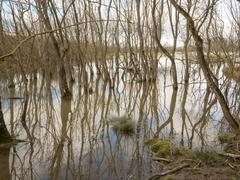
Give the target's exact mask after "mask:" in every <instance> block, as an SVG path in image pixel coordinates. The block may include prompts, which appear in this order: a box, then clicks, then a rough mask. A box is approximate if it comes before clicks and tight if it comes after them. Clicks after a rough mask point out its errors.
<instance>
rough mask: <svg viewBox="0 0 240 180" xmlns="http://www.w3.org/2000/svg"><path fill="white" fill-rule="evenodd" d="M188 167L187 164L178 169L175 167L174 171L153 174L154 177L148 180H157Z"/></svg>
mask: <svg viewBox="0 0 240 180" xmlns="http://www.w3.org/2000/svg"><path fill="white" fill-rule="evenodd" d="M189 166H190V165H189V164H183V165H181V166H179V167H176V168H174V169H171V170H168V171H166V172H163V173H160V174H155V175H153V176H151V177H150V178H148V180H151V179H156V178H159V177H161V176H166V175H168V174H172V173H175V172H177V171H180V170H181V169H183V168H186V167H189Z"/></svg>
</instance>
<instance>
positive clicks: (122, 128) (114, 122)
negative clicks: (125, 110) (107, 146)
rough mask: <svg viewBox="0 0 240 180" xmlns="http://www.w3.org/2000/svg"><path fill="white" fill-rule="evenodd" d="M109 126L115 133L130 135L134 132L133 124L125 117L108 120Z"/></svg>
mask: <svg viewBox="0 0 240 180" xmlns="http://www.w3.org/2000/svg"><path fill="white" fill-rule="evenodd" d="M109 124H110V125H111V126H112V129H113V130H114V131H115V132H116V133H120V134H124V135H131V134H133V133H134V132H135V123H134V122H133V120H132V119H131V118H130V117H128V116H126V115H124V116H120V117H112V118H110V119H109Z"/></svg>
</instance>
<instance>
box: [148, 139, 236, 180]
mask: <svg viewBox="0 0 240 180" xmlns="http://www.w3.org/2000/svg"><path fill="white" fill-rule="evenodd" d="M145 144H146V146H147V147H148V149H149V150H150V151H151V152H152V153H153V158H152V160H153V161H154V166H155V170H154V172H152V175H150V176H149V178H148V180H156V179H163V180H175V179H176V180H205V179H207V180H219V179H221V180H238V179H240V151H239V150H238V149H236V147H234V148H232V150H233V149H234V151H230V150H229V149H228V150H227V152H225V151H224V152H222V153H219V152H215V151H213V150H211V151H207V150H205V151H201V150H191V149H187V148H184V147H176V146H174V145H173V144H172V143H171V142H170V141H169V140H165V139H164V140H163V139H158V138H155V139H150V140H148V141H146V142H145Z"/></svg>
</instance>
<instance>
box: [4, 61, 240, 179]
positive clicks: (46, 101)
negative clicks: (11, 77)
mask: <svg viewBox="0 0 240 180" xmlns="http://www.w3.org/2000/svg"><path fill="white" fill-rule="evenodd" d="M183 67H184V66H183V64H181V63H180V62H179V63H178V64H177V70H178V81H179V89H178V94H177V98H176V108H175V111H174V115H173V127H174V129H173V135H172V136H171V139H172V141H174V142H175V143H176V144H180V142H182V143H183V144H184V145H185V146H189V143H190V142H189V141H190V140H189V139H191V137H192V139H193V140H192V141H191V143H192V146H193V147H194V148H202V147H207V148H212V147H215V148H218V147H219V148H220V146H216V145H218V141H217V134H218V132H219V128H222V127H223V124H224V123H222V113H221V111H220V108H219V106H218V105H217V104H215V105H213V106H212V108H211V111H209V112H208V113H207V117H208V120H206V121H204V125H203V126H201V127H202V129H201V132H200V129H199V128H200V126H199V127H197V128H196V129H195V130H193V125H194V123H196V122H197V121H198V120H199V119H200V118H201V117H202V115H203V114H205V113H206V112H203V103H204V97H205V95H206V82H204V78H203V76H202V73H201V72H200V71H199V68H198V66H197V65H191V71H190V72H191V75H190V80H189V82H190V83H189V86H188V89H187V90H188V96H187V100H186V105H185V110H186V112H187V117H186V120H185V123H184V132H183V133H182V124H183V121H182V115H181V112H182V107H181V102H182V97H183V93H184V91H186V89H184V86H183V82H184V81H183V77H184V71H183ZM166 69H168V70H167V71H165V70H166ZM216 71H219V72H221V70H218V69H217V68H216ZM113 72H114V71H113ZM218 75H219V77H220V78H221V81H220V83H221V82H224V81H225V77H224V76H223V75H222V73H219V74H218ZM121 77H122V74H121V70H120V72H119V75H118V76H116V78H115V82H114V87H113V88H112V87H110V86H109V83H107V82H106V81H103V79H101V78H100V77H97V76H94V77H93V78H89V82H88V86H87V89H86V88H84V87H83V84H82V81H81V80H80V75H79V73H78V69H77V68H76V69H75V79H76V81H75V83H73V86H72V92H73V96H72V99H61V96H60V93H59V88H58V83H57V80H56V79H55V80H52V81H51V82H49V81H48V80H47V79H46V78H43V76H42V75H41V74H39V75H38V79H37V80H33V81H29V82H28V87H27V89H26V88H24V85H23V83H21V81H20V79H18V78H16V82H17V86H16V87H15V89H10V90H9V89H7V87H6V83H5V81H4V79H3V80H1V90H2V92H3V94H2V96H3V102H2V103H3V111H4V118H5V122H6V124H7V127H8V130H9V132H10V134H11V135H12V136H14V137H16V138H18V139H22V140H25V142H23V143H19V144H17V145H16V146H13V147H11V148H5V149H4V150H1V151H0V179H1V180H2V179H3V180H5V179H6V180H7V179H21V180H22V179H39V180H47V179H56V180H57V179H66V180H67V179H103V180H107V179H124V180H125V179H129V180H130V179H139V180H140V179H146V177H148V176H149V175H150V174H151V173H153V172H157V171H160V169H159V167H158V166H157V165H156V164H155V163H154V162H153V161H152V160H151V157H152V155H151V153H150V152H149V151H148V150H147V148H146V147H145V146H144V140H146V139H148V138H151V137H152V136H153V135H154V132H156V128H157V127H158V126H159V125H161V124H162V123H163V122H164V121H166V120H167V118H168V116H169V107H170V103H171V97H172V92H173V90H172V82H171V71H170V70H169V64H168V63H167V64H165V63H164V64H160V68H159V71H158V79H157V81H156V82H154V83H153V82H136V81H133V82H131V74H127V75H125V77H124V81H123V79H122V78H121ZM228 85H229V87H228V89H229V92H231V91H232V88H233V87H235V88H236V83H234V82H231V83H229V84H228ZM238 88H239V87H238ZM222 89H223V90H224V87H223V88H222ZM26 94H27V97H28V98H24V99H9V97H26ZM229 94H231V93H229ZM211 99H214V97H213V95H212V94H211V93H210V96H209V100H210V102H211ZM229 99H230V100H231V101H230V103H232V104H234V102H236V101H238V100H239V99H237V97H233V96H231V97H230V96H229ZM24 109H25V110H26V111H25V112H24ZM123 115H127V116H129V117H131V119H132V120H133V121H135V122H136V123H135V124H136V131H135V134H133V135H132V136H130V135H129V136H126V135H122V134H118V133H116V132H114V131H113V130H112V128H111V125H110V124H109V123H108V119H109V118H110V117H120V116H123ZM169 132H170V126H167V127H166V128H164V129H163V130H162V131H161V133H160V137H163V138H169ZM192 133H194V136H192Z"/></svg>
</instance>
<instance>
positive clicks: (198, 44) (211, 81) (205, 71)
mask: <svg viewBox="0 0 240 180" xmlns="http://www.w3.org/2000/svg"><path fill="white" fill-rule="evenodd" d="M170 2H171V3H172V5H173V6H174V7H175V8H176V10H177V11H179V12H180V13H181V14H182V15H183V16H184V17H185V18H186V19H187V21H188V24H189V28H190V31H191V33H192V36H193V38H194V40H195V45H196V51H197V59H198V61H199V64H200V66H201V68H202V71H203V74H204V76H205V78H206V80H207V83H208V85H209V87H210V88H211V90H212V91H213V92H214V94H215V95H216V97H217V99H218V102H219V104H220V106H221V109H222V111H223V114H224V118H225V119H226V120H227V121H228V123H229V124H230V126H231V127H232V128H233V129H234V130H237V131H238V130H239V124H238V121H237V120H236V119H234V117H233V116H232V114H231V112H230V109H229V107H228V104H227V102H226V100H225V98H224V96H223V94H222V92H221V90H220V89H219V87H218V85H217V84H216V82H215V81H214V79H215V77H213V73H212V72H211V70H210V68H209V66H208V63H207V61H206V59H205V55H204V50H203V39H202V38H201V37H200V35H199V34H198V30H197V28H196V27H195V25H194V21H193V19H192V17H191V16H190V15H189V14H188V13H187V12H186V11H185V10H184V9H183V8H182V7H181V6H179V5H178V4H177V2H176V1H175V0H170ZM209 8H210V7H209Z"/></svg>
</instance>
